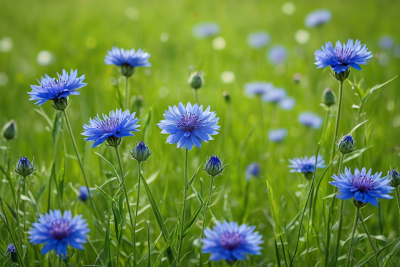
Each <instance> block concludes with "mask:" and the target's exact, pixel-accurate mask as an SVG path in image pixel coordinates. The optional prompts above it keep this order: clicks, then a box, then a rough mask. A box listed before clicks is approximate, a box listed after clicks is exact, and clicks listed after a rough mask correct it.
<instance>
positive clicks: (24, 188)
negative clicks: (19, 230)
mask: <svg viewBox="0 0 400 267" xmlns="http://www.w3.org/2000/svg"><path fill="white" fill-rule="evenodd" d="M23 190H24V196H26V177H24V187H23ZM25 228H26V201H25V202H24V232H25Z"/></svg>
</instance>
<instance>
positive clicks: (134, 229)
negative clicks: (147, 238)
mask: <svg viewBox="0 0 400 267" xmlns="http://www.w3.org/2000/svg"><path fill="white" fill-rule="evenodd" d="M137 190H138V191H137V197H136V210H135V219H134V223H133V232H134V233H135V234H134V236H133V255H134V257H133V262H134V264H133V265H134V266H136V223H137V216H138V210H139V198H140V161H138V189H137ZM149 259H150V256H149Z"/></svg>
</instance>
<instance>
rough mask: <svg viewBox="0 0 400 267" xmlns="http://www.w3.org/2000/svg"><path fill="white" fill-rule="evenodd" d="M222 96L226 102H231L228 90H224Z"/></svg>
mask: <svg viewBox="0 0 400 267" xmlns="http://www.w3.org/2000/svg"><path fill="white" fill-rule="evenodd" d="M222 96H223V97H224V99H225V102H226V103H228V104H229V103H230V102H231V96H230V95H229V93H228V91H224V92H223V93H222Z"/></svg>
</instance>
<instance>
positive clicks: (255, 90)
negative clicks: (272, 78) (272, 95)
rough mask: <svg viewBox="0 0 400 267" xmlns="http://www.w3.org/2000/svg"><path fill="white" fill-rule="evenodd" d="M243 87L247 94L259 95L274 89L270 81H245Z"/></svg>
mask: <svg viewBox="0 0 400 267" xmlns="http://www.w3.org/2000/svg"><path fill="white" fill-rule="evenodd" d="M244 89H245V90H246V93H247V94H248V95H249V96H261V95H264V94H265V93H266V92H268V91H270V90H272V89H274V86H273V85H272V83H266V82H252V83H246V85H245V86H244Z"/></svg>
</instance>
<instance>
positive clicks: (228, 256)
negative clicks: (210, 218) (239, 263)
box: [201, 221, 263, 261]
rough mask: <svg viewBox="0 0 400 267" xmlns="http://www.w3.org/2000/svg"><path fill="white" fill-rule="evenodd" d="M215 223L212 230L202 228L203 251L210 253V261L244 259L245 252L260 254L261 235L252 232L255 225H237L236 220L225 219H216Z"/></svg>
mask: <svg viewBox="0 0 400 267" xmlns="http://www.w3.org/2000/svg"><path fill="white" fill-rule="evenodd" d="M216 224H217V225H216V226H215V227H214V229H213V230H211V229H210V228H207V229H206V230H204V234H205V236H206V238H204V239H202V240H201V241H202V242H203V244H204V245H203V253H211V256H210V260H211V261H219V260H227V261H236V260H245V259H246V254H249V255H261V253H260V250H261V249H262V248H261V247H260V246H259V245H260V244H262V243H263V241H262V240H261V239H262V235H259V234H258V232H254V229H255V226H250V227H247V225H245V224H242V225H240V226H239V225H238V224H237V223H236V222H229V223H228V222H226V221H224V222H223V223H220V222H219V221H216Z"/></svg>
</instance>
